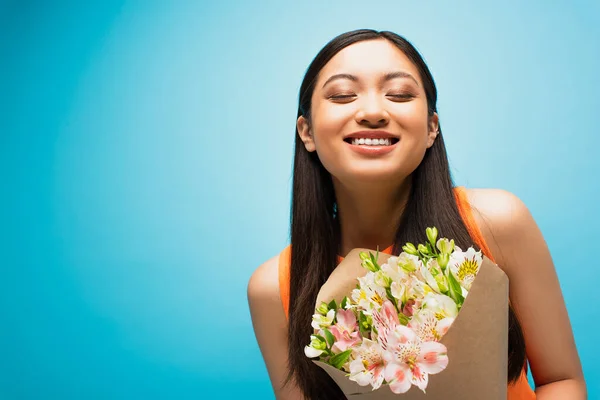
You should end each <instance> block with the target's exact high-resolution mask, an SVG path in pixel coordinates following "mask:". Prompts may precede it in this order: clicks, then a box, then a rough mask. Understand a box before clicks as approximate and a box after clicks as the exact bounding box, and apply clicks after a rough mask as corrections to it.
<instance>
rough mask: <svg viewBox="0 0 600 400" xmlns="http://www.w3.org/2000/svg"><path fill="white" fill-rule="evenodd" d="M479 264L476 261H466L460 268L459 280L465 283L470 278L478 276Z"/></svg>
mask: <svg viewBox="0 0 600 400" xmlns="http://www.w3.org/2000/svg"><path fill="white" fill-rule="evenodd" d="M477 269H478V266H477V262H476V261H475V260H465V261H463V263H462V264H460V265H459V266H458V279H460V280H461V281H464V280H465V278H466V277H468V276H475V274H477Z"/></svg>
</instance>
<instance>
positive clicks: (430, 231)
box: [425, 226, 438, 246]
mask: <svg viewBox="0 0 600 400" xmlns="http://www.w3.org/2000/svg"><path fill="white" fill-rule="evenodd" d="M425 233H426V234H427V239H429V243H431V245H432V246H435V241H436V239H437V235H438V230H437V228H436V227H435V226H434V227H432V228H427V229H426V230H425Z"/></svg>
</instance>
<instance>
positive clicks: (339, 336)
mask: <svg viewBox="0 0 600 400" xmlns="http://www.w3.org/2000/svg"><path fill="white" fill-rule="evenodd" d="M329 330H330V331H331V333H333V336H335V340H336V341H335V343H334V344H333V346H332V349H333V351H334V352H336V353H337V352H342V351H346V350H347V349H348V347H351V346H354V345H355V344H357V343H360V340H361V336H360V333H359V332H358V323H357V321H356V316H355V315H354V312H353V311H352V310H342V309H340V310H338V312H337V323H336V324H335V325H333V326H332V327H331V328H330V329H329Z"/></svg>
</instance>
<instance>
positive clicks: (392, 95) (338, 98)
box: [329, 94, 414, 100]
mask: <svg viewBox="0 0 600 400" xmlns="http://www.w3.org/2000/svg"><path fill="white" fill-rule="evenodd" d="M355 96H356V95H354V94H347V95H336V96H330V97H329V98H330V99H333V100H343V99H349V98H351V97H355ZM387 96H390V97H394V98H397V99H410V98H413V97H414V96H413V95H412V94H388V95H387Z"/></svg>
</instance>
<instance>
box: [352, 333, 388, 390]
mask: <svg viewBox="0 0 600 400" xmlns="http://www.w3.org/2000/svg"><path fill="white" fill-rule="evenodd" d="M382 352H383V350H382V348H381V346H380V345H379V344H378V343H377V342H374V341H372V340H369V339H363V341H362V343H361V345H360V346H359V347H357V348H356V349H355V351H354V353H353V355H354V357H355V358H354V360H353V361H352V362H351V363H350V380H352V381H354V382H356V383H358V384H359V385H360V386H367V385H369V384H370V385H371V386H373V390H375V389H379V387H380V386H381V384H382V383H383V377H384V375H383V371H384V368H385V366H384V362H383V357H382Z"/></svg>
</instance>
